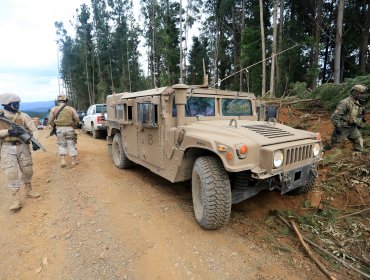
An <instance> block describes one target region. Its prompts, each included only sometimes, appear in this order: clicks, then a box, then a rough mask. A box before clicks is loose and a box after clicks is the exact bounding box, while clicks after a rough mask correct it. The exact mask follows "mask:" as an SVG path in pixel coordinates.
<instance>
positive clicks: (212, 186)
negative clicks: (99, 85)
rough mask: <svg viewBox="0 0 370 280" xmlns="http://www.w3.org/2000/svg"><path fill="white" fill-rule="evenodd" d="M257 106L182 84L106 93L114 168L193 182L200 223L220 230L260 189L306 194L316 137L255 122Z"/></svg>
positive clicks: (245, 96) (317, 151)
mask: <svg viewBox="0 0 370 280" xmlns="http://www.w3.org/2000/svg"><path fill="white" fill-rule="evenodd" d="M258 104H259V102H258V100H257V99H256V97H255V96H254V95H253V94H251V93H242V92H232V91H225V90H219V89H213V88H208V87H207V88H205V87H200V86H187V85H184V84H177V85H174V86H170V87H162V88H157V89H152V90H146V91H140V92H133V93H119V94H113V95H109V96H108V97H107V105H108V114H107V121H106V125H107V132H108V136H107V140H108V145H109V146H108V147H110V148H111V152H112V158H113V162H114V164H115V165H116V166H117V167H118V168H123V169H126V168H130V167H132V166H133V165H134V164H140V165H142V166H144V167H146V168H148V169H150V170H151V171H152V172H154V173H156V174H158V175H159V176H162V177H164V178H166V179H168V180H169V181H171V182H180V181H185V180H190V179H191V182H192V196H193V206H194V212H195V217H196V219H197V221H198V223H199V224H200V225H201V226H202V227H203V228H205V229H217V228H220V227H221V226H223V225H224V224H226V223H227V222H228V220H229V218H230V212H231V205H232V204H234V203H238V202H240V201H242V200H245V199H247V198H249V197H252V196H254V195H256V194H257V193H258V192H260V191H261V190H263V189H270V190H273V189H275V188H276V189H279V190H280V191H281V193H283V194H284V193H295V194H299V193H304V192H307V191H308V190H309V189H310V188H311V187H312V186H313V184H314V181H315V178H316V177H317V168H316V167H317V163H318V161H319V160H320V156H321V140H320V135H319V134H317V133H312V132H307V131H302V130H297V129H293V128H291V127H289V126H285V125H282V124H278V123H277V122H276V120H275V119H271V120H269V121H264V120H261V121H259V120H258V116H257V111H258V110H257V109H258V108H257V105H258ZM261 108H263V107H259V109H261ZM260 111H261V110H260ZM263 112H264V110H263ZM263 118H264V117H262V119H263ZM260 119H261V118H260Z"/></svg>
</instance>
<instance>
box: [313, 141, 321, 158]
mask: <svg viewBox="0 0 370 280" xmlns="http://www.w3.org/2000/svg"><path fill="white" fill-rule="evenodd" d="M312 151H313V157H317V156H318V155H319V154H320V151H321V147H320V144H319V143H316V144H315V145H313V149H312Z"/></svg>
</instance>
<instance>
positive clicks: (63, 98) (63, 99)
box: [57, 94, 68, 102]
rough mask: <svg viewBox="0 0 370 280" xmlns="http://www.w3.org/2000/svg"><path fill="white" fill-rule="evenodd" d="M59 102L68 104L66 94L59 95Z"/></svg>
mask: <svg viewBox="0 0 370 280" xmlns="http://www.w3.org/2000/svg"><path fill="white" fill-rule="evenodd" d="M57 101H58V102H67V101H68V98H67V96H65V95H64V94H59V95H58V97H57Z"/></svg>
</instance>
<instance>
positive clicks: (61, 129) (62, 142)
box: [48, 96, 80, 167]
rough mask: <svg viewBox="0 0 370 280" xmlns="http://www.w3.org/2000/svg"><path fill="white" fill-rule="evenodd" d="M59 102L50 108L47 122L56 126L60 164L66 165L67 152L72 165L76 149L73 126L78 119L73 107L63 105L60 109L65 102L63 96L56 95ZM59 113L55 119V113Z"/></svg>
mask: <svg viewBox="0 0 370 280" xmlns="http://www.w3.org/2000/svg"><path fill="white" fill-rule="evenodd" d="M58 101H62V102H60V104H59V105H58V106H55V107H54V108H53V109H51V111H50V114H49V121H48V124H49V125H51V126H54V124H55V125H56V127H57V131H56V133H57V144H58V146H59V155H60V156H61V166H62V167H64V166H66V162H65V156H66V155H67V153H68V154H69V155H70V156H71V157H72V165H75V164H77V163H78V162H77V159H76V157H77V149H76V142H75V139H76V134H75V131H74V126H76V125H77V124H78V123H79V121H80V119H79V117H78V114H77V112H76V110H75V109H74V108H73V107H70V106H65V107H64V108H63V110H62V111H60V110H61V108H62V106H63V105H64V104H63V103H65V102H67V98H65V96H58ZM59 111H60V113H59V115H58V118H57V119H55V116H56V114H57V113H58V112H59Z"/></svg>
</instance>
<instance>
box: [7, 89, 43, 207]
mask: <svg viewBox="0 0 370 280" xmlns="http://www.w3.org/2000/svg"><path fill="white" fill-rule="evenodd" d="M9 96H10V97H11V98H13V100H18V99H17V97H18V96H17V95H14V94H9V93H5V94H2V95H0V101H1V103H2V104H3V106H4V109H5V110H0V111H1V113H3V114H4V116H5V117H7V118H8V119H9V120H11V121H13V122H15V123H16V124H18V125H21V126H23V127H24V128H26V129H28V130H29V131H30V132H31V133H32V135H33V137H34V138H36V139H37V136H38V131H37V128H36V126H35V124H34V122H33V121H32V119H31V118H30V117H29V116H28V115H27V114H25V113H22V112H19V111H18V110H16V111H13V112H12V111H8V110H6V107H5V105H6V104H7V101H6V100H7V97H9ZM14 98H16V99H14ZM18 98H19V97H18ZM4 100H5V101H4ZM19 102H20V99H19V101H17V103H19ZM9 130H11V128H10V127H9V126H8V125H7V124H5V123H3V122H1V121H0V142H1V143H0V145H1V146H0V147H1V151H0V158H1V160H0V165H1V168H2V170H3V172H4V175H5V184H6V186H7V187H8V188H9V189H10V190H12V192H13V196H14V201H13V205H12V206H11V207H10V210H19V209H20V208H21V207H22V203H21V201H20V196H19V189H20V187H21V185H22V184H24V186H25V189H26V192H27V196H28V197H33V198H36V197H39V196H40V194H39V193H37V192H35V191H33V190H32V186H31V178H32V175H33V169H32V165H33V164H32V157H31V150H30V145H29V144H23V143H22V142H21V141H20V140H19V138H18V137H17V136H11V135H9V133H10V132H9Z"/></svg>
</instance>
